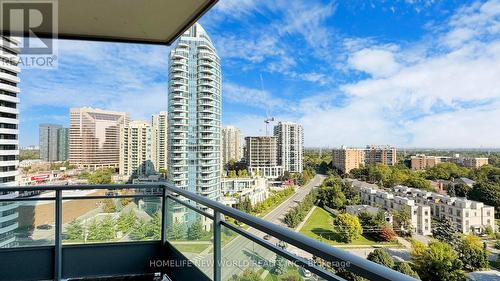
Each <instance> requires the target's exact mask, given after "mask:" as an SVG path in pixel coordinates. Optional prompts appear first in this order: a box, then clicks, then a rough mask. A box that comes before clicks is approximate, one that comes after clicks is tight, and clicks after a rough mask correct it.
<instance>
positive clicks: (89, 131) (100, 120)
mask: <svg viewBox="0 0 500 281" xmlns="http://www.w3.org/2000/svg"><path fill="white" fill-rule="evenodd" d="M128 122H129V116H128V113H125V112H116V111H109V110H102V109H94V108H89V107H84V108H72V109H71V110H70V128H69V162H70V163H71V164H72V165H76V166H78V167H80V168H86V169H91V170H95V169H99V168H118V167H119V163H120V129H121V128H123V127H125V126H127V125H128Z"/></svg>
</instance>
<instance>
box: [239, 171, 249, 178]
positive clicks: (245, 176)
mask: <svg viewBox="0 0 500 281" xmlns="http://www.w3.org/2000/svg"><path fill="white" fill-rule="evenodd" d="M238 177H240V178H247V177H248V171H247V169H241V170H238Z"/></svg>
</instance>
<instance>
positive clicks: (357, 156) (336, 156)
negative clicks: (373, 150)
mask: <svg viewBox="0 0 500 281" xmlns="http://www.w3.org/2000/svg"><path fill="white" fill-rule="evenodd" d="M364 163H365V150H364V149H360V148H347V147H344V146H342V147H340V148H339V149H334V150H333V159H332V164H333V168H336V169H338V170H340V171H341V172H342V173H349V172H350V171H351V170H352V169H357V168H359V167H361V165H364Z"/></svg>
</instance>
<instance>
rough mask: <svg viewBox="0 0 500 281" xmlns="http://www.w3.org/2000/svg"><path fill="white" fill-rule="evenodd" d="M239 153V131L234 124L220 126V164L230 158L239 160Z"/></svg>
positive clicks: (225, 162) (240, 156)
mask: <svg viewBox="0 0 500 281" xmlns="http://www.w3.org/2000/svg"><path fill="white" fill-rule="evenodd" d="M241 158H242V155H241V133H240V129H238V128H236V127H234V126H227V127H225V128H222V159H223V160H222V164H223V165H225V164H227V163H228V162H229V161H230V160H234V161H240V160H241Z"/></svg>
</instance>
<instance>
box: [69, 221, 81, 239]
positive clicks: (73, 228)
mask: <svg viewBox="0 0 500 281" xmlns="http://www.w3.org/2000/svg"><path fill="white" fill-rule="evenodd" d="M65 234H66V235H67V237H68V240H83V239H84V237H83V225H82V222H81V221H80V220H77V219H74V220H72V221H70V222H69V224H68V225H67V226H66V232H65Z"/></svg>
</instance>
